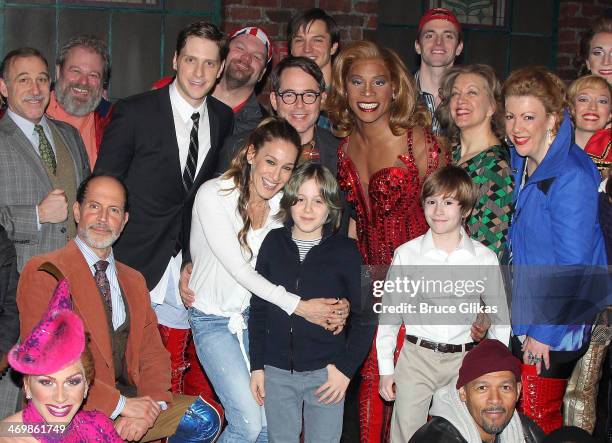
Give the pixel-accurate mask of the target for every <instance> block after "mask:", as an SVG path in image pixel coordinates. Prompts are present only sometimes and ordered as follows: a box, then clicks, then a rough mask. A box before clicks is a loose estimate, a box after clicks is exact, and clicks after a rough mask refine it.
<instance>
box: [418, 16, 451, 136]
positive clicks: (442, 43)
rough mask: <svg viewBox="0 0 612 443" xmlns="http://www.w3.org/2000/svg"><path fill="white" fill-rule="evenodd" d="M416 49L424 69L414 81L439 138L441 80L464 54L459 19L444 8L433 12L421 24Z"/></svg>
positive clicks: (433, 130) (422, 18)
mask: <svg viewBox="0 0 612 443" xmlns="http://www.w3.org/2000/svg"><path fill="white" fill-rule="evenodd" d="M414 49H415V51H416V53H417V54H419V55H420V56H421V65H420V68H419V70H418V71H417V72H416V73H415V75H414V77H415V80H416V83H417V86H418V88H419V91H420V93H421V98H422V99H423V103H424V104H425V106H426V107H427V110H428V111H429V113H430V114H431V117H432V123H431V130H432V132H433V133H434V134H436V135H439V134H440V123H439V122H438V120H437V119H436V118H435V112H436V108H437V107H438V105H439V104H440V101H441V100H442V98H441V97H440V95H439V93H438V91H439V90H440V88H441V87H442V76H443V75H444V73H445V72H446V71H447V70H448V69H450V68H451V67H452V66H453V64H454V63H455V58H456V57H458V56H459V54H461V51H462V50H463V34H462V32H461V24H460V23H459V21H458V20H457V17H455V15H454V14H453V13H452V12H451V11H449V10H448V9H444V8H434V9H430V10H428V11H427V12H425V14H424V15H423V17H421V20H420V21H419V27H418V31H417V39H416V40H415V42H414Z"/></svg>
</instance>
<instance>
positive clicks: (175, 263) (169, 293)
mask: <svg viewBox="0 0 612 443" xmlns="http://www.w3.org/2000/svg"><path fill="white" fill-rule="evenodd" d="M169 94H170V104H171V105H172V116H173V119H174V130H175V132H176V142H177V145H178V150H179V152H178V156H179V161H180V165H181V174H182V173H183V170H184V169H185V165H186V163H187V156H188V155H189V141H190V136H191V129H192V128H193V121H192V120H191V115H192V114H193V113H194V112H199V113H200V124H199V126H198V161H197V164H196V175H197V174H198V172H199V171H200V168H201V167H202V164H203V163H204V159H205V158H206V155H207V154H208V151H209V150H210V146H211V139H210V124H209V121H208V108H207V106H206V99H204V101H203V102H202V103H201V104H200V106H198V107H197V108H194V107H193V106H191V105H190V104H189V103H187V101H186V100H185V99H184V98H183V97H182V96H181V95H180V93H179V92H178V90H177V87H176V80H175V81H174V82H172V84H170V86H169ZM181 264H182V254H181V253H180V252H179V253H178V254H177V255H176V256H174V257H170V258H169V260H168V265H167V266H166V270H165V271H164V274H163V275H162V277H161V279H160V280H159V282H158V283H157V285H156V286H155V287H154V288H153V289H152V290H151V303H153V308H154V310H155V313H156V314H157V317H158V321H159V323H161V324H163V325H165V326H170V327H173V328H178V329H188V328H189V323H188V321H187V312H186V311H184V310H183V309H182V308H183V304H182V301H181V297H180V293H179V291H178V284H179V280H180V273H181ZM164 302H165V303H166V305H171V306H172V307H173V308H171V307H169V306H161V307H160V306H156V305H161V304H163V303H164ZM183 311H184V312H183ZM179 317H180V318H179Z"/></svg>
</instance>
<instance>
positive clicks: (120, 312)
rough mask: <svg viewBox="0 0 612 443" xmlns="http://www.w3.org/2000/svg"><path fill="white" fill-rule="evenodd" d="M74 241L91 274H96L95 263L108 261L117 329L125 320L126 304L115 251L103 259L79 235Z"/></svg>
mask: <svg viewBox="0 0 612 443" xmlns="http://www.w3.org/2000/svg"><path fill="white" fill-rule="evenodd" d="M74 242H75V243H76V245H77V246H78V248H79V250H80V251H81V254H83V257H84V258H85V261H86V262H87V266H89V270H90V271H91V275H92V276H95V275H96V268H95V267H94V265H95V264H96V263H97V262H99V261H100V260H106V261H107V262H108V267H107V268H106V278H107V279H108V283H109V285H110V290H111V303H112V306H113V315H112V317H113V329H115V331H116V330H117V328H119V326H121V325H122V324H123V323H124V322H125V317H126V315H125V305H124V304H123V298H122V297H121V289H120V287H119V279H118V278H117V266H116V265H115V257H114V256H113V251H112V249H111V252H110V254H109V255H108V257H106V258H105V259H101V258H100V257H98V255H97V254H96V253H95V252H94V251H93V250H92V249H91V248H90V247H89V246H87V245H86V244H85V242H84V241H83V240H81V239H80V238H79V236H78V235H77V236H76V237H75V238H74Z"/></svg>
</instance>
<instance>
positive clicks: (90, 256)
mask: <svg viewBox="0 0 612 443" xmlns="http://www.w3.org/2000/svg"><path fill="white" fill-rule="evenodd" d="M74 242H75V243H76V245H77V246H78V248H79V250H80V251H81V253H82V254H83V257H84V258H85V261H86V262H87V265H88V266H89V268H90V270H92V273H94V272H95V268H94V265H95V264H96V263H97V262H99V261H100V260H106V261H107V262H108V267H109V268H112V269H113V270H115V269H116V266H115V256H114V255H113V250H112V248H111V252H110V254H108V257H106V258H105V259H102V258H100V257H98V255H97V254H96V253H95V252H94V250H93V249H91V248H90V247H89V246H88V245H87V244H86V243H85V242H84V241H83V240H81V238H80V237H79V236H78V235H77V236H76V237H75V238H74Z"/></svg>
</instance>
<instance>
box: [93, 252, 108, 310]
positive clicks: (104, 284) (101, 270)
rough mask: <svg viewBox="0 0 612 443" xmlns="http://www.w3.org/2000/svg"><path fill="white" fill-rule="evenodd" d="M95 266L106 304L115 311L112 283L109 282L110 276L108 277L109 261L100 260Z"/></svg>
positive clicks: (99, 286) (97, 283)
mask: <svg viewBox="0 0 612 443" xmlns="http://www.w3.org/2000/svg"><path fill="white" fill-rule="evenodd" d="M94 268H95V269H96V274H95V275H94V280H95V281H96V285H97V286H98V289H99V290H100V294H102V298H103V299H104V302H105V303H106V306H108V309H109V310H110V311H111V312H113V302H112V300H111V290H110V283H109V282H108V278H107V277H106V268H108V262H107V261H106V260H100V261H99V262H97V263H96V264H95V265H94Z"/></svg>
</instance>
